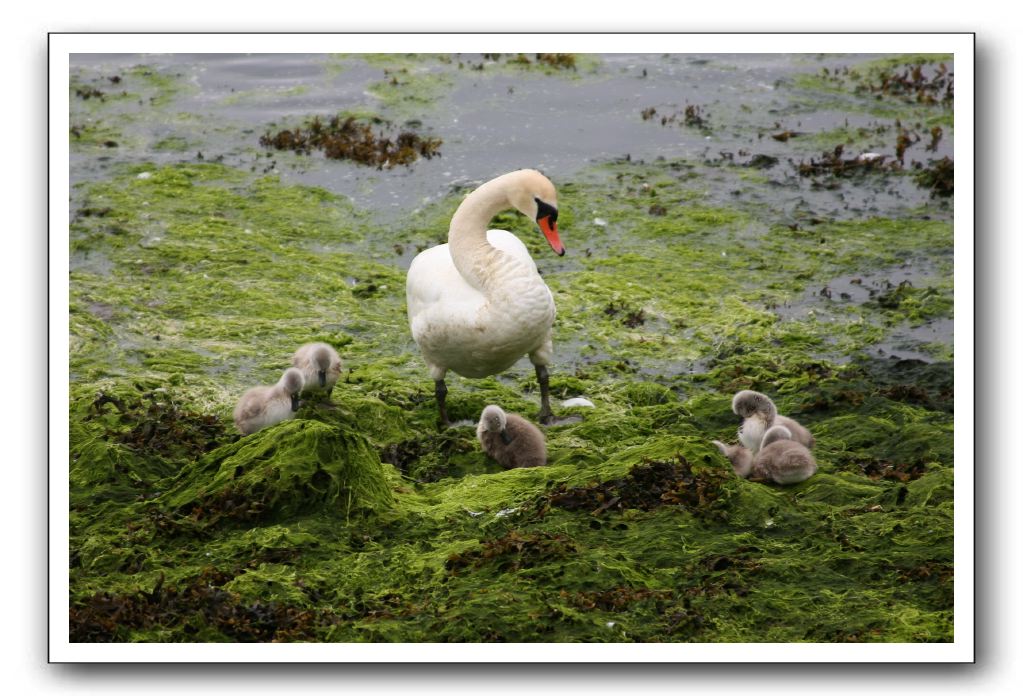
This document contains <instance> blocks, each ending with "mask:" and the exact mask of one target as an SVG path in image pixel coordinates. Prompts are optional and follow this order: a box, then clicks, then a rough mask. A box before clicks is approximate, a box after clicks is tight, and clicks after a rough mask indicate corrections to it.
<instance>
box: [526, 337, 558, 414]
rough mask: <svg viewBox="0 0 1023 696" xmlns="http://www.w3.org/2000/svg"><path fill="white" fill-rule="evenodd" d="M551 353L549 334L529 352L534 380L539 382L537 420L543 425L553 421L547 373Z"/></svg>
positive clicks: (552, 353) (552, 352) (551, 343)
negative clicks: (538, 345) (537, 346)
mask: <svg viewBox="0 0 1023 696" xmlns="http://www.w3.org/2000/svg"><path fill="white" fill-rule="evenodd" d="M553 355H554V344H553V342H552V341H551V337H550V336H549V335H548V336H547V338H546V340H544V342H543V345H542V346H540V347H539V348H537V349H536V350H534V351H533V352H532V353H530V354H529V360H530V362H532V363H533V366H534V367H535V368H536V381H537V382H539V383H540V414H539V415H538V416H537V420H539V421H540V422H541V423H542V424H544V425H548V424H550V423H552V422H553V421H554V412H553V411H551V387H550V377H549V376H548V374H547V365H548V364H549V363H550V361H551V357H552V356H553Z"/></svg>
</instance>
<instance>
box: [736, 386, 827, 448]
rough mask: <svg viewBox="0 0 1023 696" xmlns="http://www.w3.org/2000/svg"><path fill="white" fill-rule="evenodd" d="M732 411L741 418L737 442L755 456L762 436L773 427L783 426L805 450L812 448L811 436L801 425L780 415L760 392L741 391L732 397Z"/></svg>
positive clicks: (768, 399)
mask: <svg viewBox="0 0 1023 696" xmlns="http://www.w3.org/2000/svg"><path fill="white" fill-rule="evenodd" d="M732 411H733V412H734V413H735V414H736V415H739V416H742V418H743V421H742V424H741V425H740V426H739V442H741V443H742V444H743V445H744V446H745V447H747V448H748V449H749V450H751V451H752V452H753V454H756V453H757V451H758V450H759V449H760V447H761V441H762V440H763V439H764V434H765V433H767V431H768V430H769V429H770V428H771V427H772V426H775V425H783V426H785V427H786V428H788V429H789V432H791V433H792V438H791V439H793V440H795V441H796V442H798V443H800V444H801V445H803V446H804V447H806V448H810V447H813V435H811V434H810V431H809V430H807V429H806V428H804V427H803V426H802V425H800V424H799V423H797V422H796V421H794V420H792V419H791V418H789V417H787V416H783V415H780V414H779V413H778V409H777V408H776V407H775V405H774V402H773V401H771V399H770V398H768V397H767V396H766V395H764V394H761V393H760V392H755V391H751V390H749V389H743V390H742V391H741V392H738V393H737V394H736V395H735V396H734V397H732Z"/></svg>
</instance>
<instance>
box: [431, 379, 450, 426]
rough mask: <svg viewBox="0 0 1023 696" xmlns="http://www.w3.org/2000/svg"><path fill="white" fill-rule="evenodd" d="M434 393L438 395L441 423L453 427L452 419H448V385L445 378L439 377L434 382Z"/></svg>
mask: <svg viewBox="0 0 1023 696" xmlns="http://www.w3.org/2000/svg"><path fill="white" fill-rule="evenodd" d="M433 393H434V396H436V397H437V410H438V411H439V413H440V425H442V426H443V427H445V428H449V427H451V420H450V419H448V407H447V403H446V399H447V395H448V385H446V384H444V380H442V379H438V380H434V382H433Z"/></svg>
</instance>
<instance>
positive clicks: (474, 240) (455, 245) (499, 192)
mask: <svg viewBox="0 0 1023 696" xmlns="http://www.w3.org/2000/svg"><path fill="white" fill-rule="evenodd" d="M510 183H511V182H509V181H508V180H507V179H506V178H505V177H503V176H502V177H498V178H497V179H493V180H492V181H488V182H487V183H485V184H483V185H482V186H480V187H479V188H478V189H476V190H475V191H473V192H472V193H470V194H469V195H468V196H466V198H465V200H464V201H462V204H461V205H459V206H458V210H456V211H455V214H454V215H453V216H452V218H451V226H450V228H448V245H449V248H450V250H451V259H452V260H453V261H454V263H455V268H457V269H458V272H459V273H461V274H462V277H464V278H465V279H466V281H467V282H468V283H469V284H470V285H472V286H473V287H475V288H476V289H477V290H480V291H482V292H486V291H487V289H488V288H489V287H491V286H492V285H493V281H494V278H493V274H492V272H491V271H490V269H491V268H492V266H493V265H494V264H495V263H496V262H497V260H498V257H499V256H504V254H503V253H502V252H500V251H499V250H497V249H496V248H494V246H493V245H492V244H491V243H490V242H488V241H487V226H488V225H489V224H490V221H491V220H492V219H493V217H494V216H495V215H497V214H498V213H500V212H501V211H503V210H507V209H508V208H512V207H514V206H513V205H512V203H511V201H510V199H509V196H508V185H509V184H510Z"/></svg>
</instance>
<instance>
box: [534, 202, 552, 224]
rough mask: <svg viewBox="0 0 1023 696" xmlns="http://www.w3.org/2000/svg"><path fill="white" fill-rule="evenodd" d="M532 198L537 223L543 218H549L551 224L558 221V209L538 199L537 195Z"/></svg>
mask: <svg viewBox="0 0 1023 696" xmlns="http://www.w3.org/2000/svg"><path fill="white" fill-rule="evenodd" d="M533 200H534V201H536V221H537V223H539V222H540V221H541V220H543V219H544V218H550V223H551V225H553V224H554V223H556V222H557V221H558V209H557V208H555V207H554V206H553V205H551V204H550V203H547V202H545V201H542V200H540V198H539V197H538V196H534V197H533Z"/></svg>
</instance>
